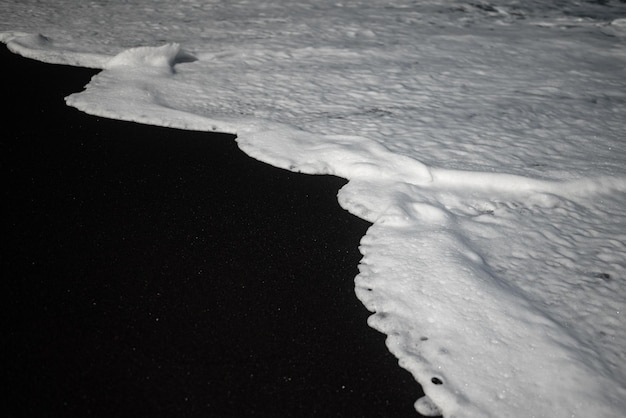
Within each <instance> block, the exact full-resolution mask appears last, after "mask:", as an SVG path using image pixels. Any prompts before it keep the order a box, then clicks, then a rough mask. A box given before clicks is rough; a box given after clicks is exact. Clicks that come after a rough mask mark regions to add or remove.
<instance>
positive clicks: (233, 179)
mask: <svg viewBox="0 0 626 418" xmlns="http://www.w3.org/2000/svg"><path fill="white" fill-rule="evenodd" d="M1 56H2V64H3V68H4V70H3V71H4V73H5V74H6V76H5V77H4V78H3V79H4V92H5V95H6V96H5V100H4V101H5V103H9V106H8V107H9V109H8V112H7V111H6V110H5V111H3V113H4V117H3V122H4V131H5V132H4V134H3V136H2V140H1V142H2V152H1V155H2V157H1V158H2V169H3V182H4V187H3V188H2V189H3V190H2V193H3V202H4V203H3V207H4V209H5V216H4V219H3V227H2V228H3V233H2V277H3V279H2V280H3V283H4V287H5V290H4V297H5V312H6V314H5V315H4V317H5V321H6V324H7V325H6V327H5V331H4V336H3V338H2V345H3V346H4V347H3V348H4V352H5V362H6V365H5V367H4V373H5V377H6V379H7V381H8V382H9V384H8V389H7V393H6V394H5V397H6V399H8V400H9V401H8V402H7V403H6V408H7V414H5V416H16V417H17V416H64V417H65V416H82V417H84V416H107V417H111V416H131V415H134V416H176V417H179V416H251V415H257V416H325V417H327V416H350V417H356V416H389V417H401V416H416V414H415V411H414V409H413V402H414V401H415V400H416V399H417V397H418V396H419V395H420V388H419V386H418V384H417V383H416V382H415V381H414V380H413V378H412V377H411V376H410V374H409V373H408V372H406V371H404V370H403V369H401V368H400V367H399V366H397V361H396V359H395V358H394V357H393V356H392V355H391V354H390V353H389V352H388V351H387V349H386V347H385V345H384V335H382V334H380V333H378V332H377V331H375V330H373V329H371V328H369V327H368V326H367V324H366V319H367V316H368V315H369V313H368V312H367V310H366V309H365V308H364V307H363V306H362V305H361V303H360V302H359V301H358V300H357V298H356V296H355V295H354V290H353V289H354V284H353V279H354V276H355V275H356V274H357V272H358V271H357V264H358V262H359V259H360V257H361V256H360V254H359V252H358V249H357V247H358V243H359V240H360V238H361V237H362V236H363V235H364V234H365V231H366V230H367V228H368V226H369V224H368V223H367V222H365V221H362V220H360V219H358V218H356V217H354V216H352V215H350V214H348V213H347V212H345V211H344V210H342V209H341V208H340V207H339V205H338V203H337V200H336V193H337V190H338V189H339V188H340V187H341V186H342V185H343V184H344V180H342V179H339V178H336V177H331V176H309V175H301V174H295V173H290V172H288V171H284V170H280V169H277V168H274V167H271V166H269V165H266V164H263V163H260V162H258V161H255V160H253V159H251V158H249V157H247V156H246V155H245V154H243V153H242V152H241V151H239V150H238V148H237V146H236V144H235V142H234V140H233V137H232V136H229V135H219V134H208V133H200V132H189V131H180V130H174V129H165V128H157V127H152V126H146V125H139V124H134V123H128V122H121V121H115V120H107V119H102V118H96V117H93V116H89V115H86V114H82V113H80V112H78V111H76V110H75V109H72V108H69V107H67V106H65V103H64V101H63V97H64V96H66V95H68V94H70V93H73V92H76V91H79V90H81V88H82V86H84V85H85V84H86V83H87V82H88V80H89V79H90V77H91V76H92V75H94V74H95V73H96V72H95V71H93V70H88V69H80V68H72V67H65V66H58V65H50V64H43V63H39V62H35V61H32V60H27V59H25V58H22V57H19V56H16V55H13V54H11V53H9V52H7V50H6V48H4V47H2V52H1Z"/></svg>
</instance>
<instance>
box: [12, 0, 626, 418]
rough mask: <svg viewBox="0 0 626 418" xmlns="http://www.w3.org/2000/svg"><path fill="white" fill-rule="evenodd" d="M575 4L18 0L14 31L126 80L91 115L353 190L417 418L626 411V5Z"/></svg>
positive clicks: (346, 201)
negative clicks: (421, 394)
mask: <svg viewBox="0 0 626 418" xmlns="http://www.w3.org/2000/svg"><path fill="white" fill-rule="evenodd" d="M561 3H562V2H556V3H555V4H554V5H552V4H551V3H550V2H545V1H529V2H523V3H520V2H517V1H513V0H498V1H495V0H494V1H491V2H489V3H486V2H474V3H465V2H462V1H454V0H449V1H448V0H433V1H428V2H419V3H416V2H411V1H401V0H400V1H395V2H387V1H385V2H366V1H346V2H343V3H337V2H330V1H328V2H326V1H321V2H317V1H316V2H313V1H311V2H306V1H304V2H303V1H299V2H289V1H284V2H265V1H259V2H247V1H244V0H241V1H233V2H228V3H220V2H199V1H198V2H196V1H187V2H181V3H175V4H173V3H171V2H162V1H150V2H147V1H146V2H143V1H137V2H133V5H132V7H130V6H129V5H126V4H111V5H106V6H105V7H101V6H97V5H93V4H92V5H91V6H90V7H87V6H84V5H79V6H77V7H71V8H63V7H61V6H62V4H63V2H58V4H60V5H61V6H59V5H56V6H55V5H42V4H36V5H34V4H29V2H19V3H17V2H16V3H15V4H14V3H10V4H2V5H0V15H2V16H9V17H10V19H9V20H8V21H7V22H4V21H3V22H0V29H1V30H3V31H4V35H2V36H1V37H0V40H2V41H4V42H6V43H7V44H8V46H9V47H10V48H11V49H12V50H13V51H16V52H18V53H21V54H23V55H25V56H29V57H32V58H36V59H41V60H42V61H47V62H60V63H70V64H74V65H84V66H95V67H97V68H104V69H105V70H104V71H103V72H101V73H100V74H98V75H97V76H95V77H94V78H93V79H92V81H91V82H90V84H89V85H88V87H87V89H86V91H84V92H81V93H77V94H74V95H71V96H70V97H68V98H67V102H68V104H70V105H72V106H75V107H77V108H79V109H81V110H83V111H85V112H88V113H93V114H97V115H101V116H107V117H112V118H118V119H125V120H132V121H137V122H143V123H150V124H155V125H163V126H173V127H178V128H183V129H194V130H205V131H223V132H230V133H236V134H237V135H238V138H237V141H238V143H239V146H240V147H241V148H242V149H243V150H244V151H245V152H246V153H248V154H250V155H252V156H254V157H255V158H258V159H260V160H262V161H265V162H268V163H270V164H273V165H275V166H278V167H282V168H285V169H289V170H293V171H300V172H305V173H328V174H334V175H337V176H341V177H344V178H346V179H349V180H350V181H349V183H348V184H347V185H346V186H344V187H343V188H342V189H341V190H340V192H339V195H338V199H339V202H340V204H341V205H342V207H344V208H345V209H346V210H348V211H350V212H351V213H353V214H355V215H357V216H360V217H362V218H364V219H367V220H368V221H370V222H372V223H373V226H372V227H371V228H370V229H369V231H368V233H367V235H366V236H365V237H363V239H362V241H361V246H360V249H361V252H362V253H363V260H362V262H361V264H360V266H359V268H360V273H359V275H358V276H357V278H356V280H355V283H356V293H357V296H358V298H359V299H360V300H361V301H362V302H363V303H364V305H365V306H366V307H367V308H368V309H369V310H371V311H372V312H374V314H373V315H372V316H371V317H370V320H369V323H370V325H371V326H373V327H374V328H376V329H379V330H380V331H382V332H384V333H385V334H387V335H388V339H387V345H388V347H389V349H390V351H391V352H393V353H394V354H395V355H396V356H397V357H398V359H399V361H400V365H401V366H402V367H404V368H406V369H407V370H409V371H410V372H411V373H413V375H414V376H415V378H416V379H417V380H418V381H419V382H420V383H422V384H423V386H424V390H425V392H426V394H427V398H423V399H421V400H418V401H417V403H416V409H417V410H418V411H420V412H422V413H425V414H435V413H438V412H442V413H443V414H444V415H445V416H450V417H452V416H464V417H465V416H467V417H484V416H507V417H509V416H510V417H513V416H555V417H566V416H567V417H569V416H595V417H614V416H619V415H620V414H621V413H623V411H625V410H626V401H625V399H626V368H625V367H624V364H626V354H625V352H624V349H623V347H625V346H626V327H625V326H624V321H623V317H624V308H625V306H624V305H625V304H626V302H625V300H626V293H625V287H624V285H623V284H624V278H625V277H626V261H625V260H626V214H624V211H623V208H624V207H626V161H625V160H626V141H625V140H624V131H625V129H624V128H625V127H626V126H625V125H626V124H625V122H624V115H625V114H626V77H624V76H625V72H624V71H625V70H624V69H625V68H626V46H625V44H624V35H623V30H622V29H620V28H622V27H623V26H624V25H623V24H622V21H623V20H624V16H626V6H625V5H624V4H623V3H620V2H611V1H609V2H596V3H594V2H584V3H579V2H571V4H570V3H568V4H561ZM601 3H605V4H601ZM157 6H158V7H157ZM553 6H554V7H553ZM556 6H558V7H556ZM68 13H69V14H70V16H67V14H68ZM112 21H113V22H116V23H117V25H118V27H119V28H120V29H119V30H115V31H111V30H109V28H108V27H107V24H108V22H112ZM38 33H41V34H44V35H28V34H38ZM51 82H53V80H51Z"/></svg>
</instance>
